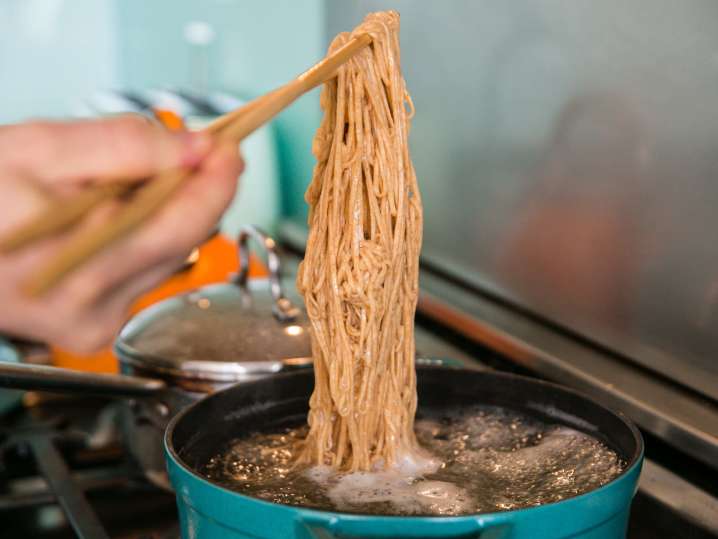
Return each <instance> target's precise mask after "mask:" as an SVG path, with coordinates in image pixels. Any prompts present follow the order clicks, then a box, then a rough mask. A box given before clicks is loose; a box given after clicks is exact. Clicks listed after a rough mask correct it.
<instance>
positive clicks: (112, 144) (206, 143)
mask: <svg viewBox="0 0 718 539" xmlns="http://www.w3.org/2000/svg"><path fill="white" fill-rule="evenodd" d="M211 148H212V140H211V138H210V136H209V135H207V134H206V133H190V132H187V131H184V132H179V133H176V132H170V131H168V130H166V129H164V128H163V127H161V126H159V125H156V124H153V123H150V122H148V121H147V120H145V119H144V118H142V117H140V116H136V115H127V116H119V117H115V118H109V119H102V120H84V121H75V122H31V123H27V124H19V125H13V126H5V127H0V165H2V166H4V167H10V168H12V169H15V170H17V171H19V172H25V173H27V174H28V175H31V176H32V177H34V178H37V179H39V180H41V181H45V182H49V183H55V182H67V181H72V180H86V179H99V178H141V177H145V176H149V175H152V174H154V173H156V172H159V171H161V170H165V169H168V168H174V167H178V166H194V165H196V164H197V163H199V162H200V161H201V160H202V159H203V158H204V157H205V156H206V155H207V154H208V153H209V151H210V149H211Z"/></svg>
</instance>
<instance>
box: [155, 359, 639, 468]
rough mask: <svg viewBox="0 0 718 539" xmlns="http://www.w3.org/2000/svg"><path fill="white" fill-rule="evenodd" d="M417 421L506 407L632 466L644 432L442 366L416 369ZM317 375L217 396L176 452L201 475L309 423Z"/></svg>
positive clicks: (510, 379) (558, 394)
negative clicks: (259, 441)
mask: <svg viewBox="0 0 718 539" xmlns="http://www.w3.org/2000/svg"><path fill="white" fill-rule="evenodd" d="M417 380H418V393H419V412H418V413H419V415H421V414H422V413H436V412H441V411H442V410H445V409H451V408H456V407H462V406H473V405H477V404H481V405H489V406H501V407H505V408H509V409H511V410H515V411H518V412H523V413H525V414H527V415H529V416H531V417H534V418H536V419H539V420H542V421H545V422H547V423H553V424H562V425H566V426H568V427H571V428H574V429H576V430H579V431H582V432H585V433H587V434H590V435H591V436H594V437H595V438H598V439H599V440H601V441H602V442H603V443H605V444H606V445H608V446H609V447H610V448H611V449H613V450H614V451H616V452H617V453H618V454H619V455H620V456H621V457H622V458H623V459H624V461H625V462H626V463H627V464H628V466H627V468H628V467H629V466H630V465H631V464H633V463H634V462H635V460H636V459H638V458H639V456H640V454H641V451H642V441H641V436H640V434H639V433H638V430H637V429H636V428H635V427H634V426H633V425H632V424H631V423H629V422H628V421H627V420H626V419H624V418H622V417H621V416H619V415H617V414H615V413H613V412H611V411H609V410H608V409H606V408H604V407H603V406H601V405H599V404H597V403H595V402H593V401H592V400H590V399H589V398H587V397H584V396H583V395H580V394H579V393H576V392H574V391H571V390H569V389H565V388H562V387H560V386H556V385H554V384H549V383H546V382H542V381H539V380H534V379H531V378H526V377H523V376H516V375H512V374H502V373H488V372H480V371H469V370H457V369H447V368H441V367H439V368H436V367H423V368H418V369H417ZM313 386H314V375H313V373H312V372H298V373H291V374H283V375H277V376H274V377H270V378H267V379H264V380H260V381H257V382H251V383H248V384H242V385H238V386H234V387H232V388H230V389H227V390H225V391H222V392H219V393H216V394H214V395H212V396H211V397H208V398H206V399H204V400H202V401H200V402H198V403H196V404H194V405H192V406H191V407H189V408H188V409H186V410H185V411H184V412H183V413H181V414H180V415H179V416H177V417H176V418H175V420H174V421H173V422H172V424H171V425H170V427H169V430H168V432H167V439H168V442H169V445H170V450H171V451H173V452H174V454H175V455H176V456H178V457H179V459H180V460H181V461H182V462H183V463H184V464H185V465H186V466H187V467H188V468H190V469H192V470H197V469H198V468H200V467H201V466H203V465H204V464H205V463H206V462H207V461H208V460H209V459H210V458H212V457H213V456H215V455H217V454H218V453H220V451H221V450H222V449H223V448H224V447H226V445H227V444H228V443H230V442H231V441H232V440H234V439H236V438H239V437H241V436H243V435H246V434H248V433H250V432H257V431H265V432H269V431H273V430H276V429H278V428H281V427H284V426H296V425H299V424H301V423H302V421H304V420H305V418H306V414H307V411H308V409H309V397H310V395H311V392H312V388H313Z"/></svg>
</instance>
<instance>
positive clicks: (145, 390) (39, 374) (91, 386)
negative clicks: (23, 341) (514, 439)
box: [0, 362, 166, 397]
mask: <svg viewBox="0 0 718 539" xmlns="http://www.w3.org/2000/svg"><path fill="white" fill-rule="evenodd" d="M0 387H6V388H12V389H25V390H43V391H51V392H55V393H68V392H69V393H84V394H87V395H99V396H114V397H141V396H146V395H152V394H155V393H157V392H159V391H161V390H163V389H164V388H165V387H166V386H165V383H164V382H163V381H162V380H154V379H152V378H140V377H138V376H124V375H119V374H96V373H90V372H82V371H76V370H73V369H63V368H60V367H48V366H45V365H30V364H27V363H4V362H0Z"/></svg>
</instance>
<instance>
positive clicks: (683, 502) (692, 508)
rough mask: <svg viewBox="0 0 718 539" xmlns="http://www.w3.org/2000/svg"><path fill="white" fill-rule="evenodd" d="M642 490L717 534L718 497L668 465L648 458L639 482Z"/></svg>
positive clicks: (644, 463)
mask: <svg viewBox="0 0 718 539" xmlns="http://www.w3.org/2000/svg"><path fill="white" fill-rule="evenodd" d="M638 487H639V489H640V490H641V492H642V493H643V494H644V495H646V496H650V497H651V498H653V499H654V500H656V501H657V502H659V503H660V504H662V505H664V506H666V507H668V508H670V509H672V510H673V511H675V512H676V513H678V514H680V515H682V516H683V517H684V518H686V519H689V520H690V521H691V522H692V523H695V524H697V525H698V526H700V527H701V528H703V529H705V530H708V531H710V532H712V533H714V534H716V535H718V500H717V499H716V498H714V497H713V496H711V495H710V494H708V493H707V492H705V491H703V490H701V489H699V488H697V487H695V486H694V485H692V484H691V483H688V482H687V481H685V480H684V479H682V478H681V477H680V476H678V475H676V474H675V473H673V472H671V471H670V470H667V469H666V468H664V467H662V466H660V465H659V464H656V463H655V462H653V461H651V460H648V459H646V460H645V461H644V462H643V472H642V473H641V481H640V483H639V486H638Z"/></svg>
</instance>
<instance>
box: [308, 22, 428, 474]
mask: <svg viewBox="0 0 718 539" xmlns="http://www.w3.org/2000/svg"><path fill="white" fill-rule="evenodd" d="M360 33H369V34H370V35H371V36H372V39H373V41H372V44H371V45H370V46H369V47H366V48H365V49H363V50H362V51H361V52H360V53H358V54H357V55H356V56H355V57H354V58H353V59H351V60H350V61H349V62H347V63H346V64H345V65H344V66H343V67H342V68H341V69H340V70H339V71H338V73H337V76H336V77H335V78H333V79H332V80H330V81H329V82H328V83H327V84H326V85H325V86H324V88H323V90H322V95H321V106H322V109H323V110H324V119H323V121H322V123H321V125H320V127H319V130H318V131H317V134H316V137H315V139H314V146H313V153H314V155H315V157H316V159H317V165H316V167H315V169H314V175H313V178H312V183H311V185H310V186H309V188H308V190H307V193H306V200H307V202H308V203H309V206H310V211H309V239H308V242H307V249H306V257H305V259H304V261H303V263H302V265H301V266H300V269H299V275H298V277H297V285H298V288H299V290H300V292H301V293H302V294H303V296H304V299H305V303H306V307H307V312H308V314H309V318H310V320H311V326H312V353H313V355H314V365H315V389H314V393H313V395H312V398H311V401H310V412H309V418H308V420H309V426H310V430H309V434H308V436H307V439H306V441H305V444H304V447H303V451H302V454H301V457H300V460H301V461H302V462H306V463H313V464H328V465H331V466H333V467H334V468H338V469H342V470H369V469H372V468H375V467H381V466H386V467H388V466H391V465H393V464H396V462H397V460H398V459H404V458H412V457H414V456H416V455H417V454H418V453H419V446H418V443H417V441H416V437H415V435H414V430H413V427H414V414H415V411H416V379H415V371H414V354H415V349H414V312H415V309H416V300H417V294H418V264H419V250H420V247H421V234H422V210H421V200H420V196H419V191H418V188H417V183H416V176H415V174H414V167H413V166H412V163H411V159H410V157H409V148H408V140H407V138H408V134H409V120H410V118H411V115H412V113H413V106H412V104H411V99H410V97H409V95H408V94H407V91H406V87H405V83H404V79H403V77H402V74H401V68H400V60H399V15H398V13H396V12H392V11H390V12H382V13H373V14H370V15H369V16H367V18H366V19H365V20H364V22H363V23H362V24H361V25H360V26H358V27H357V28H356V29H355V30H354V31H353V32H352V33H351V34H348V33H344V34H340V35H339V36H337V37H336V38H335V39H334V41H333V42H332V44H331V46H330V49H329V52H332V51H333V50H335V49H337V48H338V47H340V46H341V45H342V44H344V43H346V41H347V40H348V39H350V37H351V36H352V35H356V34H360ZM407 106H408V108H409V109H410V111H411V113H409V112H408V111H407Z"/></svg>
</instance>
